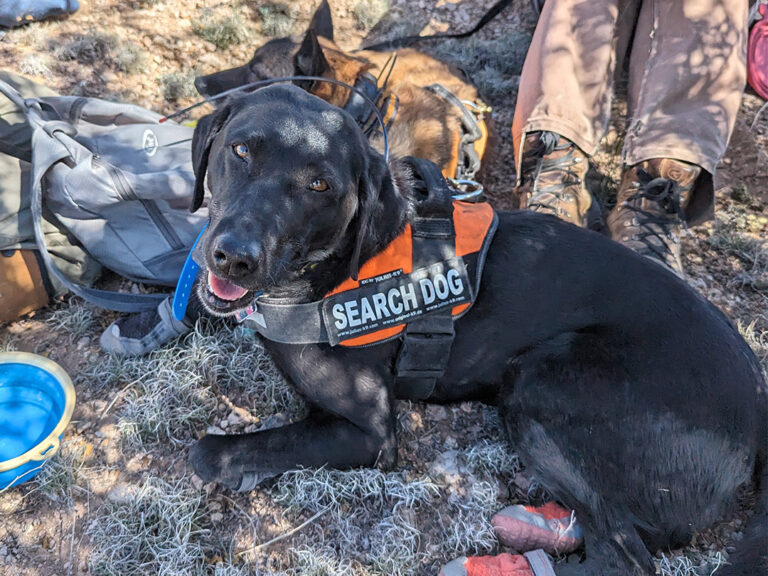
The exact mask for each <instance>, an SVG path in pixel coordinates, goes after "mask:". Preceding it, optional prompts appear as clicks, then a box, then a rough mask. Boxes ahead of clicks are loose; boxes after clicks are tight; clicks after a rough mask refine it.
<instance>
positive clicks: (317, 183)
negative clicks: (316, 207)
mask: <svg viewBox="0 0 768 576" xmlns="http://www.w3.org/2000/svg"><path fill="white" fill-rule="evenodd" d="M309 187H310V188H311V189H312V190H314V191H315V192H325V191H326V190H328V188H330V186H328V182H326V181H325V180H323V179H322V178H317V179H315V180H313V181H312V184H310V185H309Z"/></svg>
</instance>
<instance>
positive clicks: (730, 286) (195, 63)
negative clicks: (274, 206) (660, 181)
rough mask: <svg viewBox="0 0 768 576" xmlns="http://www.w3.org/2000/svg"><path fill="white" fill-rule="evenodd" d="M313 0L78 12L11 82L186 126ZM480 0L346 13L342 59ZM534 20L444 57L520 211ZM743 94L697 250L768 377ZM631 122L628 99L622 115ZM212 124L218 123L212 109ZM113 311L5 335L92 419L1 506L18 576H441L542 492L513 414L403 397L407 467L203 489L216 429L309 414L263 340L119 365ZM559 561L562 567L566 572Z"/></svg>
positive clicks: (8, 44) (767, 162)
mask: <svg viewBox="0 0 768 576" xmlns="http://www.w3.org/2000/svg"><path fill="white" fill-rule="evenodd" d="M314 4H315V2H314V1H313V0H310V1H305V0H300V1H295V2H263V1H260V0H248V1H242V2H223V1H222V2H216V1H213V0H198V1H182V0H131V1H122V2H120V1H117V0H81V5H82V8H81V10H80V11H79V12H78V13H76V14H75V15H73V16H71V17H69V18H65V19H60V20H54V21H49V22H43V23H36V24H32V25H30V26H26V27H24V28H20V29H16V30H12V31H8V32H6V33H5V34H3V35H2V37H0V68H3V69H8V70H11V71H13V72H16V73H20V74H24V75H27V76H30V77H32V78H35V79H37V80H39V81H40V82H44V83H46V84H47V85H49V86H50V87H52V88H54V89H56V90H58V91H60V92H61V93H63V94H82V95H86V96H98V97H103V98H108V99H113V100H123V101H127V102H133V103H136V104H139V105H142V106H145V107H148V108H151V109H153V110H156V111H158V112H162V113H170V112H172V111H174V110H176V109H178V108H180V107H183V106H185V105H188V104H191V103H192V102H194V101H195V100H196V98H195V92H194V87H193V85H192V80H193V78H194V76H195V75H197V74H201V73H210V72H212V71H215V70H219V69H223V68H226V67H230V66H232V65H235V64H240V63H242V62H245V61H246V60H248V59H249V58H250V55H251V53H252V51H253V49H254V48H255V47H256V46H259V45H260V44H262V43H263V42H264V41H266V40H267V39H269V38H271V37H275V36H282V35H286V34H289V33H296V32H300V31H303V30H304V29H305V28H306V25H307V23H308V21H309V18H310V16H311V14H312V11H313V10H314ZM487 4H489V3H488V2H482V1H480V0H464V1H451V0H439V1H435V0H431V1H426V0H419V1H407V0H391V1H390V2H387V1H386V0H332V8H333V15H334V19H335V25H336V38H337V41H339V43H340V44H341V45H342V46H343V47H345V48H354V47H356V46H358V45H359V44H360V43H361V42H363V41H367V40H366V39H368V40H371V41H372V40H375V39H381V38H384V37H392V36H399V35H401V34H407V33H416V32H419V31H425V32H429V31H444V30H447V29H452V30H464V29H466V28H468V27H470V26H471V25H472V24H473V23H474V22H475V21H477V19H479V17H480V16H481V15H482V13H483V12H484V10H485V8H486V7H487ZM534 24H535V18H534V16H533V13H532V12H531V10H530V7H529V3H528V2H527V1H525V0H516V1H515V2H513V4H512V6H511V7H510V8H508V9H507V10H505V11H504V12H503V13H502V14H501V15H500V16H499V17H498V18H497V19H496V20H495V21H494V22H492V23H491V24H490V25H489V26H488V27H487V28H486V29H484V30H483V31H482V32H481V33H480V34H478V35H477V36H476V37H473V38H472V39H470V40H462V41H452V42H441V43H437V44H434V45H431V46H429V47H425V50H427V51H430V52H432V53H433V54H436V55H438V56H440V57H442V58H444V59H446V60H449V61H452V62H453V63H455V64H457V65H459V66H461V67H462V68H464V69H465V70H466V71H467V72H468V73H469V75H470V77H471V78H472V80H473V82H475V84H477V86H478V87H479V89H480V92H481V95H482V96H483V98H484V99H485V100H486V101H487V102H489V103H490V104H491V105H492V106H493V108H494V113H493V119H494V122H495V126H496V133H497V137H496V141H495V144H494V150H495V154H494V156H493V158H492V159H491V160H490V164H489V169H488V173H487V176H486V179H485V184H486V186H487V188H488V190H489V195H490V196H491V199H492V201H493V202H494V203H495V204H496V205H497V206H499V207H510V206H512V204H513V202H512V199H511V196H510V194H509V191H510V190H511V186H512V182H513V179H514V175H513V172H512V167H513V160H512V152H511V143H510V139H509V131H508V127H509V126H510V125H511V119H512V112H513V110H514V99H515V94H516V91H517V85H518V81H519V74H520V69H521V66H522V61H523V58H524V55H525V50H526V48H527V45H528V43H529V41H530V35H531V34H532V31H533V27H534ZM761 105H762V102H761V101H760V100H759V99H758V98H757V97H756V96H755V95H754V94H751V93H747V94H746V95H745V96H744V100H743V103H742V109H741V112H740V114H739V118H738V122H737V127H736V130H735V133H734V135H733V139H732V142H731V146H730V148H729V150H728V153H727V155H726V157H725V158H724V159H723V162H722V165H721V166H720V167H719V171H718V179H717V188H718V191H717V198H718V205H717V212H718V216H717V220H716V221H715V222H713V223H710V224H708V225H706V226H703V227H700V228H697V229H695V230H691V231H690V234H689V235H687V237H686V238H685V240H684V260H685V267H686V270H687V271H688V273H689V279H690V283H691V285H692V286H694V288H695V289H697V290H699V291H700V292H701V293H702V294H704V295H705V296H706V297H707V298H709V299H710V300H711V301H712V302H714V303H715V304H716V305H717V306H719V307H720V308H721V309H722V310H723V311H724V312H725V313H726V314H727V315H728V316H729V317H730V318H731V319H732V320H733V321H734V322H735V323H736V324H737V325H738V326H739V328H740V330H741V331H742V333H743V334H744V336H745V338H746V339H747V340H748V341H749V343H750V344H751V345H752V346H753V348H754V349H755V351H756V352H757V354H758V355H759V356H760V357H761V359H762V361H763V363H764V365H765V364H766V362H767V361H768V246H767V245H766V244H767V238H766V237H767V236H768V112H767V113H766V114H765V115H764V116H763V117H762V118H758V119H757V120H756V117H757V114H758V110H759V108H760V106H761ZM624 107H625V105H624V103H623V101H622V99H621V97H619V98H617V100H616V103H615V106H614V108H615V111H616V113H617V114H616V117H617V118H620V116H621V113H622V112H623V108H624ZM204 112H205V109H200V110H199V113H200V114H202V113H204ZM622 135H623V128H622V123H621V121H620V120H617V121H616V122H615V123H614V126H613V128H612V130H611V131H610V133H609V134H608V136H607V137H606V139H605V142H604V146H603V150H602V151H601V153H600V154H599V156H598V158H597V163H596V164H597V173H596V175H595V178H594V183H595V186H597V187H599V188H600V189H601V199H604V201H605V202H606V203H607V204H609V203H610V201H611V194H612V193H613V194H615V189H616V178H617V176H618V159H617V154H616V153H617V151H618V150H620V145H621V140H622ZM113 319H114V315H113V314H110V313H104V312H102V311H99V310H97V309H94V308H92V307H90V306H88V305H86V304H84V303H83V302H82V301H79V300H78V299H76V298H71V299H68V300H66V301H64V302H61V303H59V304H57V305H56V306H53V307H51V308H49V309H47V310H43V311H39V312H38V313H36V314H33V315H31V316H29V317H27V318H24V319H21V320H19V321H17V322H15V323H12V324H10V325H7V326H4V327H0V349H3V350H13V349H18V350H27V351H32V352H37V353H39V354H43V355H46V356H48V357H50V358H52V359H54V360H56V361H57V362H59V363H61V364H62V365H63V366H64V367H65V368H66V369H67V371H68V372H69V373H70V374H71V375H72V376H73V379H74V380H75V382H76V387H77V393H78V405H77V408H76V410H75V415H74V418H73V421H72V424H71V425H70V427H69V429H68V430H67V432H66V434H65V442H64V447H63V449H62V450H61V452H60V453H59V454H58V455H57V456H56V457H54V458H53V459H52V461H51V462H49V464H47V465H46V467H45V468H44V470H43V472H42V473H41V474H40V476H38V478H37V479H35V480H34V481H33V482H29V483H27V484H25V485H23V486H22V487H20V488H18V489H13V490H9V491H6V492H4V493H0V574H3V575H4V576H5V575H6V574H7V575H9V576H16V575H19V576H21V575H24V576H33V575H34V576H48V575H54V574H55V575H62V574H67V575H70V574H99V575H101V574H105V575H109V574H114V575H120V576H133V575H140V574H163V575H172V574H174V575H175V574H192V575H217V576H239V575H245V574H302V575H323V574H327V575H331V574H333V575H353V574H354V575H373V574H382V575H383V574H386V575H397V574H403V575H405V574H418V575H421V574H425V575H428V574H437V571H438V569H439V566H440V565H441V564H442V563H444V562H445V561H447V560H449V559H451V558H452V557H455V556H459V555H463V554H470V553H475V552H481V553H492V552H497V551H498V550H499V548H498V544H497V543H496V541H495V538H494V536H493V534H492V532H491V530H490V526H489V522H488V520H489V518H490V515H491V514H492V513H493V512H494V511H495V510H497V509H499V508H501V507H503V506H505V505H507V504H509V503H511V502H514V501H524V500H526V499H530V498H533V499H535V498H537V497H540V493H539V490H538V489H537V486H536V484H535V479H534V480H533V481H531V479H526V478H525V475H524V474H520V465H519V463H518V461H517V458H516V456H515V455H514V447H508V446H506V445H505V444H504V442H503V441H502V436H501V431H500V429H499V422H498V417H497V415H496V412H495V409H493V408H492V407H487V406H482V405H479V404H473V403H463V404H459V405H451V406H445V407H441V406H426V405H422V404H410V403H406V402H402V403H400V406H399V408H400V410H399V414H400V416H399V442H400V456H401V459H400V465H399V466H398V468H397V470H395V471H392V472H387V473H382V472H379V471H376V470H356V471H351V472H334V471H329V470H300V471H296V472H293V473H290V474H287V475H284V476H283V477H282V478H280V479H279V480H278V481H276V482H274V483H272V484H271V485H270V486H267V487H266V488H263V489H259V490H256V491H254V492H252V493H250V494H233V493H230V492H227V491H225V490H222V489H220V488H219V487H217V486H213V485H203V484H202V483H201V482H200V481H199V479H197V478H196V477H194V476H193V475H192V473H191V471H190V470H189V469H188V467H187V465H186V447H187V446H188V445H189V444H190V443H191V442H192V441H193V440H194V439H195V438H196V437H197V436H199V435H200V434H202V433H203V432H205V431H206V430H208V431H213V432H216V431H222V430H226V431H252V430H256V429H259V428H262V427H269V426H275V425H279V424H281V423H284V422H287V421H290V420H293V419H297V418H300V417H301V416H302V413H303V410H304V407H303V405H302V403H301V401H300V399H298V398H296V397H295V396H294V395H293V394H292V392H291V390H290V389H289V388H288V387H287V386H286V385H285V384H284V383H283V382H282V380H281V379H280V377H279V376H278V375H277V373H276V371H275V369H274V367H273V366H272V364H271V363H270V361H269V359H268V358H266V357H265V356H264V355H263V353H262V350H261V348H260V346H259V344H258V343H257V342H255V341H253V340H252V339H251V338H249V336H248V335H247V334H243V333H241V332H238V331H232V330H231V329H229V328H227V327H221V326H213V325H209V324H206V323H202V324H200V325H199V326H198V328H197V330H196V331H195V332H194V333H193V334H190V335H189V336H188V337H187V338H185V339H184V340H183V341H181V342H178V343H177V344H175V345H173V346H169V347H166V348H164V349H162V350H160V351H158V352H156V353H154V354H152V355H151V356H150V357H148V358H144V359H140V360H127V361H120V360H118V359H114V358H110V357H107V356H105V355H104V354H103V353H102V352H101V351H100V349H99V347H98V336H99V334H100V333H101V331H102V330H103V329H104V328H105V327H106V326H107V325H108V324H109V323H110V322H111V321H112V320H113ZM743 521H744V515H739V516H737V517H736V518H730V519H725V520H724V522H723V523H722V524H721V525H719V526H717V527H715V528H714V529H713V530H710V531H709V532H707V533H704V534H701V535H699V536H697V539H696V541H695V542H694V546H692V547H690V548H688V549H685V550H678V551H663V552H661V553H660V554H659V556H658V559H659V572H660V573H661V574H666V575H673V574H674V575H686V576H691V575H704V574H711V573H713V572H714V571H715V570H716V569H717V566H718V565H720V564H721V563H722V562H724V561H726V560H727V554H728V552H729V551H730V550H731V547H732V546H733V545H734V544H735V543H736V542H737V541H738V539H739V538H740V527H741V524H742V523H743ZM560 560H561V561H562V560H563V559H560Z"/></svg>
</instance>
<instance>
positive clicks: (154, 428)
mask: <svg viewBox="0 0 768 576" xmlns="http://www.w3.org/2000/svg"><path fill="white" fill-rule="evenodd" d="M217 328H218V329H217ZM80 379H81V380H87V381H89V382H91V383H92V384H93V385H97V386H98V387H99V388H101V389H109V390H112V391H114V392H113V394H112V396H113V400H112V402H114V403H115V404H116V405H117V412H118V416H119V419H118V429H119V430H120V431H121V433H122V434H123V436H124V438H125V439H126V440H127V441H128V443H129V445H131V446H133V447H134V448H142V449H146V448H148V447H150V448H151V447H153V446H156V445H158V444H162V445H165V444H167V443H170V444H172V445H183V444H188V443H189V442H191V441H192V440H193V439H194V438H195V437H196V435H197V433H199V432H201V431H202V430H204V429H205V427H206V425H207V424H208V423H209V421H210V420H211V417H212V414H213V412H214V411H215V410H216V408H217V404H218V399H219V397H220V396H222V395H224V396H226V395H227V394H230V393H231V392H232V391H237V390H240V389H245V394H244V398H243V400H244V401H245V403H246V405H247V409H248V410H251V411H253V412H254V413H255V414H257V415H258V417H259V418H264V417H266V416H268V415H270V414H274V413H276V412H287V413H290V414H300V413H301V411H302V410H303V405H302V404H301V403H300V402H299V401H298V400H297V399H296V397H295V396H294V394H293V392H292V391H291V390H290V389H289V388H288V387H287V385H286V384H285V383H284V382H282V381H281V380H280V379H279V377H278V376H277V372H276V370H275V368H274V366H273V364H272V363H271V361H270V360H269V359H268V358H267V357H266V356H265V354H264V352H263V349H262V348H261V345H260V344H259V343H258V342H257V341H255V340H252V339H245V338H242V337H241V336H238V335H237V334H235V333H234V332H233V331H232V330H227V329H226V328H225V329H221V327H215V326H213V325H212V323H211V322H208V321H205V320H202V321H201V322H199V323H198V325H197V327H196V329H195V330H194V331H193V332H191V333H190V334H189V335H187V336H186V337H184V338H183V339H182V340H180V341H177V342H175V343H174V344H171V345H168V346H165V347H163V348H160V349H158V350H155V351H154V352H152V353H151V354H149V355H148V356H146V357H143V358H120V357H117V356H105V357H102V358H101V360H100V361H99V362H98V363H97V364H95V365H94V366H92V368H91V369H90V370H89V371H88V372H87V373H84V374H83V375H82V376H81V378H80ZM118 389H121V390H120V391H118Z"/></svg>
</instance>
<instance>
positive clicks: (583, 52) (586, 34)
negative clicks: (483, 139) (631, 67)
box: [512, 0, 620, 164]
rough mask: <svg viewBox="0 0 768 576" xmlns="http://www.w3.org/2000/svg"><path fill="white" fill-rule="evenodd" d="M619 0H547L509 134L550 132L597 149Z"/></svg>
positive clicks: (517, 139) (607, 102) (518, 139)
mask: <svg viewBox="0 0 768 576" xmlns="http://www.w3.org/2000/svg"><path fill="white" fill-rule="evenodd" d="M619 4H620V0H547V2H546V3H545V4H544V9H543V10H542V13H541V17H540V18H539V23H538V25H537V26H536V31H535V32H534V34H533V40H532V41H531V46H530V48H529V49H528V54H527V56H526V58H525V63H524V64H523V71H522V74H521V76H520V91H519V93H518V95H517V104H516V106H515V115H514V119H513V122H512V135H513V141H514V146H515V157H516V158H517V159H518V164H519V163H520V158H521V152H522V150H521V148H522V146H521V144H522V141H523V138H524V135H525V134H528V133H530V132H537V131H542V130H543V131H549V132H555V133H557V134H559V135H561V136H564V137H565V138H567V139H568V140H570V141H571V142H573V143H574V144H576V145H577V146H578V147H579V148H580V149H581V150H582V151H583V152H584V153H585V154H588V155H592V154H594V153H595V151H596V150H597V147H598V144H599V142H600V139H601V138H602V136H603V134H604V132H605V130H606V127H607V126H608V121H609V118H610V106H611V84H612V80H613V70H614V67H615V50H614V47H615V41H616V23H617V19H618V15H619V9H620V7H619Z"/></svg>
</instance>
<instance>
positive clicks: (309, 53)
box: [293, 28, 331, 90]
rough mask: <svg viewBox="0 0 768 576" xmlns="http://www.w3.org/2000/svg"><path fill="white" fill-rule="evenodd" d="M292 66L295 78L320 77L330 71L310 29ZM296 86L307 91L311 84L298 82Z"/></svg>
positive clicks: (314, 34) (320, 47)
mask: <svg viewBox="0 0 768 576" xmlns="http://www.w3.org/2000/svg"><path fill="white" fill-rule="evenodd" d="M293 64H294V68H295V70H296V75H297V76H322V75H323V74H325V73H326V72H328V71H329V70H330V69H331V66H330V65H329V64H328V60H326V59H325V54H323V47H322V46H320V42H318V40H317V33H316V32H315V31H314V30H313V29H311V28H310V29H309V30H308V31H307V34H306V36H304V41H303V42H302V43H301V47H300V48H299V51H298V52H296V56H294V58H293ZM297 84H298V85H299V86H301V87H302V88H304V89H305V90H309V87H310V86H311V85H312V82H311V81H298V82H297Z"/></svg>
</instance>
